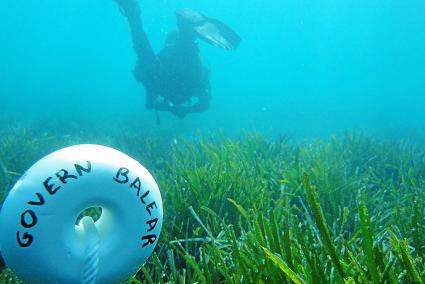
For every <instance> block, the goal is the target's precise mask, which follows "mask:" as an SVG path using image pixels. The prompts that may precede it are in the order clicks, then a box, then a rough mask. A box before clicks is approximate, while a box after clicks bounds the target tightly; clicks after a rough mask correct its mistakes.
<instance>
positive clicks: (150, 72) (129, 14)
mask: <svg viewBox="0 0 425 284" xmlns="http://www.w3.org/2000/svg"><path fill="white" fill-rule="evenodd" d="M114 1H115V2H116V3H117V4H118V6H119V7H120V9H121V12H122V13H123V15H124V16H125V17H126V18H127V20H128V24H129V26H130V31H131V38H132V40H133V48H134V51H135V52H136V55H137V59H138V62H137V66H136V69H135V70H134V75H135V77H136V79H137V80H138V81H141V82H142V83H145V81H148V80H149V79H151V78H150V77H154V76H156V72H157V70H158V68H159V63H158V59H157V57H156V56H155V53H154V51H153V49H152V46H151V45H150V43H149V40H148V37H147V36H146V33H145V31H144V30H143V24H142V19H141V11H140V6H139V3H138V2H137V0H114ZM139 69H140V70H139ZM143 79H145V80H143Z"/></svg>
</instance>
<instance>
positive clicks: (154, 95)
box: [114, 0, 240, 123]
mask: <svg viewBox="0 0 425 284" xmlns="http://www.w3.org/2000/svg"><path fill="white" fill-rule="evenodd" d="M114 1H115V2H117V4H118V5H119V7H120V10H121V12H122V14H123V15H124V16H125V17H126V18H127V20H128V23H129V25H130V30H131V36H132V40H133V48H134V50H135V52H136V55H137V63H136V67H135V68H134V70H133V74H134V77H135V78H136V80H137V81H138V82H141V83H142V84H143V86H144V87H145V89H146V96H147V97H146V108H148V109H155V110H157V111H158V110H159V111H169V112H171V113H173V114H174V115H176V116H178V117H184V116H186V114H188V113H189V112H201V111H204V110H206V109H207V108H208V107H209V103H210V99H211V88H210V81H209V71H208V69H207V68H206V67H205V66H204V65H203V64H202V62H201V57H200V55H199V49H198V46H197V43H196V39H197V38H200V39H202V40H204V41H206V42H207V43H209V44H212V45H215V46H217V47H220V48H223V49H227V50H232V49H235V48H236V47H237V46H238V45H239V42H240V37H239V36H238V35H237V34H236V33H235V32H234V31H233V30H232V29H231V28H229V27H228V26H227V25H225V24H223V23H222V22H220V21H218V20H216V19H212V18H209V17H206V16H204V15H202V14H201V13H199V12H197V11H195V10H192V9H187V8H185V9H178V10H177V11H176V17H177V27H178V31H175V32H170V33H169V34H168V36H167V39H166V41H165V47H164V48H163V49H162V50H161V51H160V52H159V53H158V54H157V55H156V54H155V53H154V51H153V49H152V46H151V45H150V43H149V40H148V38H147V36H146V33H145V32H144V30H143V25H142V20H141V15H140V14H141V11H140V7H139V5H138V2H137V0H114ZM157 122H158V123H159V118H158V114H157Z"/></svg>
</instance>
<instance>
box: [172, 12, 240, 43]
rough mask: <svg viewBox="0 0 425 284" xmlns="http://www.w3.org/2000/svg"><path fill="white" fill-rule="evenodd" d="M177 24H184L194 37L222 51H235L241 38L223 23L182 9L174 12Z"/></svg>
mask: <svg viewBox="0 0 425 284" xmlns="http://www.w3.org/2000/svg"><path fill="white" fill-rule="evenodd" d="M176 16H177V20H178V23H179V22H180V23H184V25H185V26H186V27H187V26H189V27H191V29H192V30H193V31H194V32H195V33H196V35H197V36H198V37H199V38H200V39H202V40H204V41H206V42H208V43H209V44H212V45H215V46H218V47H220V48H224V49H235V48H237V47H238V45H239V42H240V41H241V38H240V37H239V35H238V34H237V33H236V32H235V31H233V30H232V29H231V28H230V27H228V26H227V25H226V24H224V23H223V22H221V21H219V20H216V19H213V18H209V17H206V16H204V15H202V14H201V13H199V12H197V11H195V10H193V9H189V8H182V9H178V10H177V11H176Z"/></svg>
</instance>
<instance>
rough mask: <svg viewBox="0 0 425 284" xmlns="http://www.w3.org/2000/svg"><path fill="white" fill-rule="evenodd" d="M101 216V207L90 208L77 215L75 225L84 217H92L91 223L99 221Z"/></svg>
mask: <svg viewBox="0 0 425 284" xmlns="http://www.w3.org/2000/svg"><path fill="white" fill-rule="evenodd" d="M101 215H102V207H99V206H92V207H89V208H86V209H84V210H83V211H81V213H80V214H79V215H78V217H77V220H75V225H78V223H80V220H81V219H82V218H83V217H85V216H89V217H92V219H93V221H94V222H96V221H97V220H99V218H100V216H101Z"/></svg>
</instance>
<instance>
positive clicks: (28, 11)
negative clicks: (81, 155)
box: [0, 0, 425, 137]
mask: <svg viewBox="0 0 425 284" xmlns="http://www.w3.org/2000/svg"><path fill="white" fill-rule="evenodd" d="M139 3H140V5H141V8H142V11H143V15H142V17H143V22H144V25H145V31H146V33H147V34H148V37H149V39H150V41H151V43H152V45H153V47H154V48H155V50H156V51H158V50H159V49H161V47H162V46H163V43H164V40H165V37H166V34H167V32H168V31H170V30H174V29H175V28H176V26H175V16H174V10H175V9H176V8H178V7H191V8H194V9H197V10H199V11H201V12H203V13H204V14H206V15H208V16H211V17H214V18H217V19H220V20H222V21H223V22H225V23H226V24H228V25H229V26H231V27H232V28H233V29H235V30H236V31H237V32H238V33H239V34H240V36H241V37H242V42H241V44H240V46H239V48H238V49H237V50H235V51H224V50H221V49H218V48H215V47H212V46H209V45H208V44H206V43H204V42H200V43H199V47H200V49H201V53H202V56H203V58H204V60H205V62H206V64H207V65H208V66H209V68H210V70H211V85H212V101H211V106H210V108H209V110H207V111H206V112H203V113H198V114H190V115H188V116H187V117H186V118H184V119H180V118H177V117H174V116H172V115H170V114H168V113H161V114H160V119H161V124H160V125H157V124H156V119H155V114H154V112H153V111H149V110H146V109H145V108H144V104H145V92H144V88H143V86H142V85H141V84H139V83H137V82H136V81H135V79H134V78H133V75H132V73H131V71H132V69H133V67H134V64H135V60H136V56H135V54H134V52H133V49H132V42H131V38H130V33H129V28H128V24H127V22H126V21H125V18H124V17H123V16H122V15H121V14H120V12H119V9H118V7H117V5H116V4H115V3H114V2H113V1H111V0H108V1H104V0H103V1H100V0H92V1H82V0H72V1H71V0H62V1H52V0H37V1H36V0H27V1H22V0H19V1H16V0H13V1H12V0H3V1H2V3H1V9H0V24H1V28H0V29H1V32H0V43H1V44H0V62H1V64H0V96H1V105H0V109H1V115H2V116H3V117H5V118H6V119H9V118H10V117H12V118H13V119H14V120H15V121H18V122H19V121H21V122H22V123H28V122H32V121H43V120H54V121H59V122H60V123H61V124H63V125H64V126H66V123H67V122H69V121H70V120H74V121H78V122H79V123H81V127H82V128H84V127H89V126H87V125H90V127H93V125H96V124H97V123H99V124H100V123H104V122H105V121H115V122H116V123H118V124H122V125H123V126H125V124H126V123H128V122H130V121H132V122H134V123H136V124H140V128H141V129H143V130H148V131H152V132H158V133H175V134H184V135H192V134H193V133H195V132H196V131H198V130H202V131H210V130H212V131H215V130H217V129H222V130H224V131H225V132H228V133H230V134H238V133H240V131H241V130H257V131H260V132H263V133H265V134H270V135H280V134H284V133H288V134H290V135H294V136H301V137H304V136H308V137H315V136H322V135H329V134H334V133H340V132H342V131H344V130H347V129H348V130H351V129H357V130H361V131H364V132H368V133H372V134H376V133H378V134H380V135H384V136H397V137H404V136H411V135H423V134H424V126H425V114H424V110H425V32H424V30H425V17H424V14H425V2H424V1H421V0H411V1H395V0H389V1H383V0H372V1H364V0H360V1H359V0H357V1H348V0H347V1H336V0H333V1H332V0H326V1H325V0H318V1H307V0H298V1H295V0H289V1H260V0H247V1H211V0H206V1H166V0H161V1H139ZM88 121H90V124H87V122H88Z"/></svg>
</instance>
